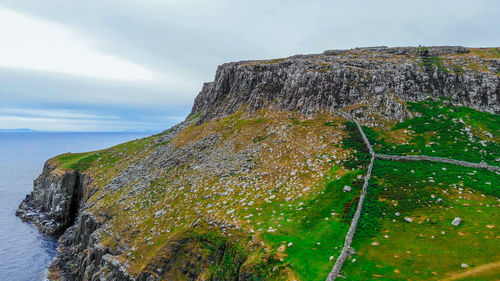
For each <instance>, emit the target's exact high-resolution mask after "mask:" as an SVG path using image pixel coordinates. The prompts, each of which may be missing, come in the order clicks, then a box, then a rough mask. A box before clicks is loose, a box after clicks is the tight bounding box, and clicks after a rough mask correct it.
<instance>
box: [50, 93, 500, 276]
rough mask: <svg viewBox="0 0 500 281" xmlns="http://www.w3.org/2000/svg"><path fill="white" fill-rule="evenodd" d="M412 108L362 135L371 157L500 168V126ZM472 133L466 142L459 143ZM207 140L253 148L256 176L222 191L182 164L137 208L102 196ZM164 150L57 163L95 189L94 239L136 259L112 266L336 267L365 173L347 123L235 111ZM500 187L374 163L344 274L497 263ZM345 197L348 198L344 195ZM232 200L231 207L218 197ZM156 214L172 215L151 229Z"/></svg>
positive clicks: (467, 113) (141, 147) (445, 171)
mask: <svg viewBox="0 0 500 281" xmlns="http://www.w3.org/2000/svg"><path fill="white" fill-rule="evenodd" d="M409 108H410V109H411V110H412V111H414V112H419V114H422V117H416V118H414V119H409V120H407V121H405V122H403V123H400V124H390V126H388V127H384V128H379V129H373V130H371V129H368V128H367V131H368V135H369V138H370V139H371V141H372V142H375V143H376V145H375V149H376V150H377V151H379V152H383V153H390V154H418V153H424V154H428V155H433V156H446V157H453V158H456V159H463V160H467V161H472V162H479V161H487V162H489V163H490V164H495V155H496V156H497V157H498V155H499V153H498V140H499V128H498V124H499V123H500V122H499V120H498V116H496V115H491V114H485V113H479V112H477V111H473V110H471V109H467V108H461V107H450V106H444V105H443V104H441V103H435V102H421V103H414V104H409ZM292 115H293V114H292ZM460 118H462V120H463V121H464V123H465V124H463V123H462V122H461V121H460ZM426 123H427V124H426ZM466 126H467V127H469V128H470V136H469V135H468V134H467V135H464V134H463V131H464V128H465V127H466ZM405 130H406V133H405V132H404V131H405ZM346 132H348V133H349V134H346ZM485 132H487V133H485ZM210 134H218V135H219V136H220V137H221V141H220V142H219V143H218V144H217V145H216V147H215V148H211V149H225V150H230V152H231V153H237V152H239V151H241V150H242V149H245V148H248V147H251V148H259V153H258V156H257V159H256V160H255V163H256V164H255V168H254V169H253V170H252V171H249V172H248V173H246V174H239V175H232V176H229V177H228V178H225V179H224V181H220V180H219V177H218V176H217V175H214V174H210V173H202V172H201V171H198V170H195V169H193V168H192V166H190V165H181V166H179V167H175V168H174V169H170V170H165V171H161V174H162V176H161V177H160V178H159V179H158V180H156V181H154V182H151V185H150V187H149V188H146V189H143V190H140V191H138V192H135V193H134V194H133V195H132V196H127V194H129V193H130V192H131V190H132V188H133V187H134V183H129V184H128V185H127V186H125V187H124V188H122V189H121V190H102V189H101V187H102V186H104V185H106V184H107V183H109V182H110V181H111V180H112V179H113V178H114V177H116V175H117V174H118V173H119V172H120V171H123V170H124V169H125V168H126V167H128V166H129V165H130V164H132V163H135V162H136V161H138V159H140V158H142V157H144V156H145V155H147V154H148V153H149V152H150V151H152V150H153V149H155V148H156V147H158V146H170V147H172V148H173V149H180V148H182V147H184V146H186V145H188V144H190V143H195V142H197V141H199V140H201V139H202V138H203V137H206V136H207V135H210ZM490 134H491V135H492V138H490V137H489V136H490ZM160 137H161V136H153V137H150V138H146V139H142V140H137V141H132V142H129V143H125V144H122V145H119V146H116V147H113V148H110V149H107V150H104V151H99V152H92V153H87V154H69V155H68V154H66V155H61V156H59V157H57V158H56V159H57V160H58V161H59V164H60V165H61V167H64V168H68V169H79V170H86V171H87V172H88V173H90V174H91V175H92V176H93V177H94V179H95V181H94V182H93V188H95V190H96V191H97V193H96V194H95V195H94V196H93V197H92V198H91V200H92V201H94V203H95V205H94V206H93V207H92V208H91V209H90V210H88V211H90V212H92V213H94V214H95V215H96V216H98V217H100V218H102V220H103V221H108V222H109V224H108V225H109V228H108V229H107V230H106V232H105V233H104V234H103V235H102V237H101V242H102V243H103V244H104V245H106V246H109V247H112V248H115V247H116V248H120V247H125V248H130V247H133V248H132V250H130V251H126V252H125V253H124V254H123V255H121V256H118V257H117V259H119V260H121V261H123V262H126V263H128V264H129V265H130V269H129V271H130V272H131V273H133V274H138V273H139V272H141V271H151V272H153V271H154V268H153V267H154V265H156V264H159V263H161V261H165V260H172V259H178V261H179V264H178V265H177V267H179V268H182V266H185V264H187V263H189V262H190V261H191V263H196V262H198V263H199V259H200V257H201V258H202V259H213V260H216V262H215V263H214V264H211V265H208V264H207V265H203V266H201V267H202V269H200V270H202V271H203V273H202V276H204V277H205V278H209V277H213V278H219V279H220V280H231V279H234V278H235V276H236V275H237V271H240V272H246V273H247V275H249V276H252V277H251V278H253V279H251V278H250V280H294V279H299V280H324V278H325V277H326V275H327V273H328V271H329V270H330V269H331V266H332V265H333V261H330V257H332V256H333V257H334V258H335V257H336V255H338V253H339V252H340V249H341V247H342V244H343V240H344V235H345V232H346V230H347V228H348V225H349V223H350V218H351V216H352V213H353V210H354V207H355V205H356V203H357V196H358V195H359V188H360V186H361V180H360V179H359V176H360V175H362V174H363V173H364V172H363V167H364V164H365V162H366V152H365V151H363V149H364V148H363V145H362V144H361V143H360V140H359V136H357V135H356V130H355V128H354V127H353V126H352V124H350V123H344V120H342V119H338V118H336V117H333V116H330V115H327V114H323V115H318V116H316V117H315V118H313V119H301V117H300V116H298V115H295V116H292V117H290V114H287V113H270V112H266V111H262V112H258V113H256V114H253V115H245V114H243V113H242V112H238V113H235V114H233V115H231V116H229V117H227V118H225V119H222V120H215V121H211V122H207V123H204V124H202V125H199V126H194V125H191V126H189V127H188V128H187V129H185V130H184V131H182V132H181V133H180V134H179V135H177V136H176V137H175V138H174V139H173V140H172V142H166V143H161V142H158V138H160ZM455 138H456V139H455ZM464 139H465V140H464ZM479 141H484V143H485V145H486V146H483V145H482V144H481V143H480V142H479ZM432 142H434V143H432ZM412 150H413V151H412ZM432 151H434V152H432ZM429 177H431V178H429ZM498 182H500V179H499V177H498V175H496V174H493V173H490V172H485V171H482V170H477V171H474V170H473V169H466V168H461V167H456V166H453V165H444V164H429V163H418V162H411V163H397V162H389V161H377V163H376V165H375V168H374V180H373V181H372V184H371V185H370V194H369V197H368V199H367V201H366V206H365V210H366V211H368V212H369V214H370V215H369V216H366V215H365V216H363V217H362V220H361V222H360V228H359V230H358V232H357V235H356V238H355V241H354V248H355V249H359V252H358V254H357V255H356V257H355V258H356V260H357V261H356V262H354V263H352V262H350V263H348V264H347V265H346V267H345V269H344V272H343V274H345V275H346V276H348V277H349V280H366V279H371V278H377V276H383V277H382V278H381V279H383V280H390V279H394V280H398V279H402V280H407V279H412V280H421V279H438V278H442V277H446V276H448V274H451V273H454V274H455V273H460V272H461V271H464V270H463V269H461V268H460V264H461V263H467V264H468V265H469V266H470V267H475V266H477V265H481V264H484V263H489V262H493V261H496V260H499V259H500V257H498V254H497V253H498V252H499V251H498V250H500V249H499V247H498V246H497V245H498V243H495V241H496V240H495V239H498V236H499V234H498V221H499V220H500V218H499V217H498V215H497V214H496V213H497V212H495V211H496V210H497V208H498V201H497V199H496V198H495V196H496V197H498V189H497V186H495V183H498ZM488 183H489V184H488ZM344 185H349V186H351V187H353V192H350V193H344V192H342V188H343V186H344ZM182 187H188V188H182ZM189 187H190V188H189ZM228 189H230V190H233V192H232V194H230V195H228V196H224V195H220V194H221V193H222V192H224V191H226V190H228ZM459 189H463V190H459ZM469 191H470V192H472V193H469ZM445 192H446V193H445ZM213 195H215V196H213ZM432 195H434V197H435V198H432ZM483 195H484V197H483ZM266 198H267V199H269V198H271V199H270V201H269V202H270V203H269V202H268V201H266V200H264V199H266ZM438 198H441V199H442V200H443V201H440V202H437V200H438ZM242 200H243V201H242ZM245 200H246V201H245ZM250 201H251V202H252V204H247V203H249V202H250ZM160 210H164V211H166V214H165V215H163V216H161V217H158V218H156V217H155V216H154V213H155V212H157V211H160ZM395 212H400V213H401V216H400V217H396V216H395V215H394V213H395ZM455 216H460V217H461V218H463V223H462V224H461V225H460V226H459V227H452V226H451V224H450V223H451V220H452V219H453V218H454V217H455ZM403 217H411V218H412V219H413V221H412V222H411V223H408V222H406V221H404V220H403ZM427 219H428V220H427ZM210 220H216V221H223V222H225V223H228V224H232V225H236V226H238V229H236V228H234V229H233V228H228V229H225V230H224V231H221V229H220V228H218V227H213V226H210V225H208V224H207V223H206V222H208V221H210ZM393 220H394V221H393ZM196 221H200V222H199V223H197V226H196V227H193V223H194V222H196ZM491 225H493V228H489V227H490V226H491ZM442 232H444V233H445V234H442ZM385 235H387V236H388V237H389V238H385ZM420 235H422V237H421V236H420ZM432 236H434V238H432ZM181 241H182V242H181ZM186 241H187V242H186ZM373 242H377V243H379V244H378V245H376V246H373V245H372V243H373ZM288 243H292V245H291V247H288ZM179 245H181V246H179ZM175 247H181V248H182V249H184V250H185V251H187V252H186V254H185V255H184V257H183V258H179V257H174V256H172V255H173V254H172V253H173V252H175V251H174V250H173V249H177V248H175ZM221 249H228V250H226V251H221ZM180 252H182V251H180ZM187 253H191V254H187ZM436 253H441V254H439V255H436ZM169 274H170V275H169V278H171V279H174V280H175V279H178V280H184V279H185V278H186V277H185V276H184V275H183V274H182V272H174V271H172V272H170V273H169ZM482 274H486V275H485V276H487V274H490V275H491V272H490V273H488V272H486V273H485V272H483V273H482ZM450 276H451V275H450ZM485 278H486V279H484V280H488V279H487V278H488V277H485ZM489 280H491V279H489Z"/></svg>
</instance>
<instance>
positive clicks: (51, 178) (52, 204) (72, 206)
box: [16, 160, 90, 235]
mask: <svg viewBox="0 0 500 281" xmlns="http://www.w3.org/2000/svg"><path fill="white" fill-rule="evenodd" d="M89 180H90V178H88V177H85V175H84V174H80V173H79V172H78V171H74V170H63V169H58V168H57V167H56V166H55V165H54V164H52V161H51V160H49V161H47V162H46V163H45V165H44V168H43V171H42V173H41V174H40V176H39V177H38V178H37V179H36V180H34V181H33V192H31V194H30V195H27V196H26V198H25V199H24V200H23V201H22V202H21V204H20V205H19V209H18V210H17V212H16V215H17V216H19V217H20V218H21V219H23V220H25V221H30V222H32V223H33V224H34V225H36V226H37V227H38V228H39V229H40V230H41V231H43V232H45V233H47V234H51V235H58V234H61V233H62V231H64V230H65V229H66V228H67V227H68V226H70V225H72V224H73V222H74V221H75V219H76V217H77V214H78V210H79V208H80V204H81V203H82V198H83V194H84V186H85V185H86V184H88V181H89Z"/></svg>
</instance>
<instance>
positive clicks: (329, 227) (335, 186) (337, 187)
mask: <svg viewBox="0 0 500 281" xmlns="http://www.w3.org/2000/svg"><path fill="white" fill-rule="evenodd" d="M335 170H336V168H333V169H332V173H333V172H335ZM360 174H363V171H360V170H355V171H351V172H349V173H347V174H345V175H344V176H342V177H341V178H340V179H334V180H329V181H327V182H326V183H325V191H324V193H322V194H319V195H317V196H316V197H313V198H310V199H309V200H307V201H306V202H305V204H303V205H300V206H301V208H299V209H300V210H297V209H298V208H297V207H298V206H296V205H294V206H293V208H283V206H281V207H280V206H277V205H276V206H273V207H271V208H270V209H267V210H264V211H265V212H266V213H267V216H269V214H272V213H273V212H272V211H275V210H277V212H280V213H281V214H283V215H282V217H283V219H282V220H280V224H281V227H279V228H278V230H277V231H275V232H270V233H269V232H266V233H265V234H264V235H263V237H264V240H265V241H266V242H268V243H269V244H270V245H272V246H273V247H274V248H278V247H279V246H280V245H287V244H288V243H292V244H293V246H292V247H287V249H286V258H285V260H284V262H285V263H289V265H290V267H291V268H292V269H293V270H294V271H295V272H296V273H297V274H298V276H299V277H300V280H311V281H313V280H324V279H325V278H326V276H327V275H328V272H329V271H330V270H331V267H332V266H333V262H334V261H330V256H334V257H337V256H338V254H339V253H340V251H341V249H342V245H343V242H344V236H345V234H346V232H347V229H348V228H349V224H350V220H351V218H352V216H353V212H354V208H352V207H353V206H355V205H356V204H357V199H358V198H359V191H360V188H361V184H362V183H361V180H358V179H357V176H358V175H360ZM344 185H349V186H351V187H352V188H353V190H352V191H351V192H343V191H342V189H343V187H344ZM271 210H272V211H271ZM332 214H335V215H332ZM287 219H290V220H291V221H290V222H287ZM327 219H328V220H327ZM265 221H267V222H268V223H265V224H263V225H261V226H260V227H269V226H271V227H276V225H275V224H274V223H273V221H274V220H273V218H271V217H267V218H266V219H265ZM318 243H319V244H318Z"/></svg>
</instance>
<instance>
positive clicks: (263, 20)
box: [0, 0, 500, 128]
mask: <svg viewBox="0 0 500 281" xmlns="http://www.w3.org/2000/svg"><path fill="white" fill-rule="evenodd" d="M0 6H2V7H4V9H2V10H0V11H4V14H5V13H7V14H9V13H10V14H11V15H12V14H15V18H16V19H20V18H23V19H26V18H27V19H29V21H30V22H31V21H32V22H35V23H37V26H33V25H31V24H30V25H29V26H30V28H25V29H19V28H18V27H15V26H7V27H5V26H6V25H3V27H0V30H4V31H3V32H4V33H6V34H10V35H9V36H10V37H8V38H11V40H8V41H12V42H16V40H18V41H19V40H23V41H22V42H28V43H27V44H26V45H27V47H25V48H24V47H23V48H19V50H20V51H23V52H21V53H24V54H27V57H26V59H23V58H22V55H19V54H18V55H16V56H12V57H11V56H7V55H5V54H3V55H2V54H0V66H3V67H1V68H0V100H1V101H2V104H4V105H9V106H11V107H13V108H14V107H15V108H20V107H31V108H44V109H47V108H49V107H54V106H57V107H59V108H65V109H77V110H84V111H85V110H87V111H88V110H90V111H92V114H96V115H106V114H107V112H112V113H113V115H116V116H118V118H119V119H120V120H122V121H123V122H128V121H134V120H136V118H144V117H143V116H147V115H151V119H150V120H148V121H144V122H145V123H144V126H158V123H154V120H153V118H157V119H158V120H159V119H161V118H162V117H161V116H181V115H185V114H187V113H188V112H189V107H190V105H191V104H192V100H193V98H194V97H195V95H196V94H197V93H198V91H199V90H200V88H201V85H202V82H205V81H211V80H212V79H213V77H214V74H215V69H216V67H217V66H218V65H220V64H222V63H224V62H228V61H239V60H248V59H265V58H278V57H286V56H290V55H294V54H298V53H303V54H307V53H319V52H322V51H323V50H325V49H335V48H353V47H361V46H374V45H387V46H407V45H464V46H471V47H474V46H495V45H498V43H499V42H500V33H499V32H498V30H497V29H498V26H500V2H499V1H496V0H477V1H474V3H473V4H471V2H470V1H465V0H442V1H434V0H421V1H414V2H411V1H400V0H381V1H361V0H353V1H340V0H332V1H325V0H309V1H300V0H286V1H285V0H241V1H230V0H213V1H202V0H183V1H181V0H87V1H73V2H72V3H71V4H68V2H67V1H66V0H44V1H32V0H2V3H1V4H0ZM5 9H8V10H9V11H8V12H5ZM2 15H3V14H1V15H0V21H2V20H5V19H4V17H2ZM11 18H12V16H11ZM7 19H8V17H7ZM21 22H24V21H21ZM38 23H41V25H39V26H38ZM20 25H22V24H18V26H20ZM26 26H28V25H26ZM5 29H7V31H5ZM16 30H17V31H22V32H17V31H16ZM34 33H39V34H42V35H43V34H46V36H37V34H34ZM40 37H43V38H40ZM36 38H38V40H35V39H36ZM4 41H5V40H4V38H2V44H3V42H4ZM51 44H52V45H51ZM17 45H18V44H17V43H9V42H7V44H6V46H10V47H9V48H10V49H9V50H10V51H9V52H11V53H12V52H14V50H13V49H14V48H15V47H16V46H17ZM37 45H40V46H39V48H38V49H37ZM61 46H63V47H61ZM64 46H66V47H64ZM1 48H2V47H1V44H0V50H1ZM4 48H5V47H4ZM51 48H53V50H52V49H51ZM30 52H32V53H31V54H30ZM0 53H1V51H0ZM34 54H36V55H34ZM59 54H60V55H59ZM78 54H87V55H85V56H79V55H78ZM81 57H83V58H84V59H82V58H81ZM27 58H29V59H27ZM2 61H3V62H2ZM20 62H23V63H20ZM123 63H124V64H125V65H124V64H123ZM122 66H123V67H122ZM21 67H22V69H21ZM117 78H124V79H121V80H117ZM148 109H149V111H148ZM115 112H117V114H115ZM181 112H182V113H181ZM142 114H143V115H142ZM148 122H153V123H154V124H153V125H151V124H152V123H148ZM130 124H131V126H135V125H133V124H132V123H130ZM0 127H1V126H0ZM107 128H108V127H107Z"/></svg>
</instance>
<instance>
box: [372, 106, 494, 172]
mask: <svg viewBox="0 0 500 281" xmlns="http://www.w3.org/2000/svg"><path fill="white" fill-rule="evenodd" d="M408 109H409V110H410V111H412V112H413V113H416V114H420V116H419V117H414V118H411V119H407V120H406V121H404V122H401V123H397V124H396V125H394V126H393V127H392V128H390V129H389V132H387V129H386V128H384V129H382V130H379V131H377V132H375V131H374V130H373V129H371V128H367V127H364V128H363V129H364V130H365V133H366V135H367V137H368V138H369V139H370V142H371V143H372V144H373V145H374V149H375V151H377V152H379V153H385V154H396V155H428V156H439V157H446V158H453V159H457V160H464V161H469V162H474V163H479V162H481V161H485V162H487V163H488V164H490V165H498V162H497V161H496V159H497V158H498V155H500V143H499V142H498V140H499V139H500V115H498V114H489V113H485V112H479V111H476V110H474V109H471V108H467V107H455V106H445V105H444V104H443V103H441V102H435V101H423V102H419V103H408ZM461 120H462V121H461ZM398 130H407V133H406V137H407V138H408V139H409V141H408V142H407V143H403V144H400V143H395V142H394V140H393V139H391V138H392V136H391V132H390V131H392V132H393V133H396V131H398ZM467 130H469V132H467ZM485 132H488V133H489V134H491V136H492V138H490V137H488V136H487V135H486V134H485ZM403 134H404V133H403Z"/></svg>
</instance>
